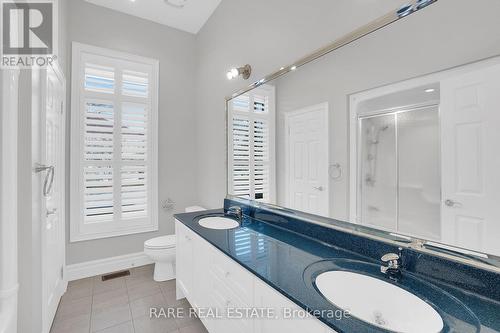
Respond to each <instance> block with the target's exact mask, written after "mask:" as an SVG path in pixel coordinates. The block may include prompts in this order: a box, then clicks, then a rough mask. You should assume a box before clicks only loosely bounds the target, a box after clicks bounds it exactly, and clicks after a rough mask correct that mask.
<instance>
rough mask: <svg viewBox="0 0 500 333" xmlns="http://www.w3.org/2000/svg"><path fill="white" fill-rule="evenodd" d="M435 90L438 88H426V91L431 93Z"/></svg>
mask: <svg viewBox="0 0 500 333" xmlns="http://www.w3.org/2000/svg"><path fill="white" fill-rule="evenodd" d="M435 91H436V89H434V88H429V89H425V92H426V93H431V92H435Z"/></svg>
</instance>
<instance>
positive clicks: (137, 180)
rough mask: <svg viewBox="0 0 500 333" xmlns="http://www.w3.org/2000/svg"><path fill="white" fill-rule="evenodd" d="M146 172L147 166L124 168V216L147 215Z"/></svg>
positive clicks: (122, 190) (122, 176)
mask: <svg viewBox="0 0 500 333" xmlns="http://www.w3.org/2000/svg"><path fill="white" fill-rule="evenodd" d="M146 172H147V168H146V166H126V167H123V168H122V173H121V179H122V188H121V194H122V200H121V201H122V217H123V218H137V217H146V216H147V199H148V191H147V178H146Z"/></svg>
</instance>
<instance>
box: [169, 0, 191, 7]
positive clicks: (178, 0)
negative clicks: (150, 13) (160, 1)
mask: <svg viewBox="0 0 500 333" xmlns="http://www.w3.org/2000/svg"><path fill="white" fill-rule="evenodd" d="M164 1H165V4H167V5H169V6H172V7H175V8H179V9H180V8H184V6H185V5H186V3H187V2H188V0H164Z"/></svg>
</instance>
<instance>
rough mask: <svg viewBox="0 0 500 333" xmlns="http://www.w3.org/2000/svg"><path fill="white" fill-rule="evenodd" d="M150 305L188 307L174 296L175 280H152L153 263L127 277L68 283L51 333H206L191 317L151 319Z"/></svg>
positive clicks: (96, 277)
mask: <svg viewBox="0 0 500 333" xmlns="http://www.w3.org/2000/svg"><path fill="white" fill-rule="evenodd" d="M151 307H157V308H160V307H163V308H165V311H167V308H169V307H170V308H181V307H182V308H183V309H184V313H188V311H189V310H188V309H189V307H190V305H189V303H188V302H187V301H186V300H185V299H182V300H179V301H177V300H176V299H175V280H172V281H166V282H155V281H153V266H152V265H148V266H143V267H137V268H134V269H131V270H130V276H127V277H121V278H117V279H113V280H109V281H105V282H103V281H102V280H101V277H100V276H95V277H91V278H87V279H82V280H78V281H72V282H70V283H69V284H68V290H67V292H66V293H65V294H64V296H63V297H62V299H61V303H60V304H59V308H58V309H57V313H56V317H55V319H54V323H53V325H52V329H51V333H94V332H99V333H115V332H117V333H134V332H135V333H170V332H172V333H206V332H207V330H206V329H205V327H204V326H203V325H202V323H201V321H200V320H199V319H197V318H194V317H189V316H185V317H183V318H150V316H149V309H150V308H151Z"/></svg>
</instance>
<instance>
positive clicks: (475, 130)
mask: <svg viewBox="0 0 500 333" xmlns="http://www.w3.org/2000/svg"><path fill="white" fill-rule="evenodd" d="M499 91H500V65H494V66H490V67H488V68H483V69H479V70H475V71H472V72H469V73H465V74H460V75H456V76H453V77H451V78H449V79H446V80H444V81H443V82H442V83H441V110H440V112H441V124H442V145H443V147H444V149H442V184H443V185H442V186H443V188H442V195H443V203H442V235H443V241H444V242H446V243H449V244H453V245H457V246H460V247H464V248H469V249H474V250H478V251H483V252H488V253H494V254H497V255H499V254H500V242H499V241H498V235H499V234H500V210H499V209H498V208H497V207H498V203H499V202H500V191H499V188H500V173H499V170H500V154H498V143H499V142H500V94H499Z"/></svg>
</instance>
